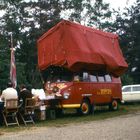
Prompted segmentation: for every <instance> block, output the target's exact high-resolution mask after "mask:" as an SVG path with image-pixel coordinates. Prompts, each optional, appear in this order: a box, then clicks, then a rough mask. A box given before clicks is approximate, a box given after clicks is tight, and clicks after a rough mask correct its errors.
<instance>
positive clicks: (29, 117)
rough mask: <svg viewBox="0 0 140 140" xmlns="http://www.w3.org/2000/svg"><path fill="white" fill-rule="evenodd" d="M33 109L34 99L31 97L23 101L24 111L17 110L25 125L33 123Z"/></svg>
mask: <svg viewBox="0 0 140 140" xmlns="http://www.w3.org/2000/svg"><path fill="white" fill-rule="evenodd" d="M34 109H35V100H34V99H32V98H27V99H26V101H25V107H24V111H23V112H19V114H20V116H21V119H22V120H23V122H24V124H25V125H27V123H33V124H35V122H34V120H33V114H34Z"/></svg>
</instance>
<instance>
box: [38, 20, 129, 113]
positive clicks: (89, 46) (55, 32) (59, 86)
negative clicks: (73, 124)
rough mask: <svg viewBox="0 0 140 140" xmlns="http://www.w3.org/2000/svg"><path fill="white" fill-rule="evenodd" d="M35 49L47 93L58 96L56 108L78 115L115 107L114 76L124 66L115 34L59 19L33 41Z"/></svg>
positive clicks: (117, 92)
mask: <svg viewBox="0 0 140 140" xmlns="http://www.w3.org/2000/svg"><path fill="white" fill-rule="evenodd" d="M37 49H38V67H39V70H40V72H41V73H42V77H43V80H44V81H45V82H46V83H48V84H46V88H47V87H48V89H47V90H48V92H50V93H51V94H52V95H54V96H61V99H59V100H58V101H59V102H58V105H59V107H61V108H77V109H78V111H80V112H81V113H82V114H88V113H90V112H91V111H92V110H94V105H104V104H107V105H109V106H110V108H111V109H114V110H116V109H117V108H118V102H120V101H121V99H122V95H121V81H120V78H115V77H120V76H121V75H122V74H123V73H124V72H125V71H126V69H127V67H128V65H127V63H126V61H125V59H124V57H123V54H122V52H121V49H120V46H119V41H118V35H116V34H113V33H109V32H104V31H101V30H98V29H94V28H91V27H86V26H83V25H80V24H77V23H74V22H70V21H66V20H62V21H61V22H59V23H58V24H57V25H55V26H54V27H53V28H51V29H50V30H49V31H47V32H46V33H45V34H43V35H42V36H41V37H40V38H39V39H38V40H37ZM56 67H57V68H56ZM68 71H69V72H68ZM51 105H52V104H51Z"/></svg>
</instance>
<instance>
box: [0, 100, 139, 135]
mask: <svg viewBox="0 0 140 140" xmlns="http://www.w3.org/2000/svg"><path fill="white" fill-rule="evenodd" d="M137 111H140V103H135V104H125V105H120V107H119V110H118V111H109V110H108V107H96V110H95V113H94V114H91V115H87V116H79V115H77V114H76V113H75V110H65V111H64V115H63V116H62V117H59V118H56V119H54V120H52V119H47V120H45V121H37V122H36V124H35V126H34V125H28V126H26V127H25V126H24V125H21V126H20V127H17V126H11V127H5V126H3V127H1V131H0V135H2V134H3V133H4V132H17V131H23V130H30V129H33V128H34V127H52V126H53V127H62V126H65V125H69V124H73V123H81V122H84V123H85V122H90V121H99V120H103V119H107V118H112V117H117V116H120V115H126V114H129V113H135V112H137Z"/></svg>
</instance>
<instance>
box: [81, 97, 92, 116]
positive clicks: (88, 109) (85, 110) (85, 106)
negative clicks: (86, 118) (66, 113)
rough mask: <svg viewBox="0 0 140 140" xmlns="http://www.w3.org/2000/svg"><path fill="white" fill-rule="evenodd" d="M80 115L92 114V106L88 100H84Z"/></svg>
mask: <svg viewBox="0 0 140 140" xmlns="http://www.w3.org/2000/svg"><path fill="white" fill-rule="evenodd" d="M79 111H80V113H81V114H82V115H88V114H90V112H91V105H90V103H89V101H88V100H86V99H84V100H83V102H82V103H81V106H80V110H79Z"/></svg>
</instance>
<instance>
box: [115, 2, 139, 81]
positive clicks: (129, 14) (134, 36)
mask: <svg viewBox="0 0 140 140" xmlns="http://www.w3.org/2000/svg"><path fill="white" fill-rule="evenodd" d="M139 27H140V0H137V1H136V4H134V5H133V6H132V7H130V8H127V9H126V11H125V12H124V13H123V14H122V15H119V14H117V18H116V21H115V23H114V29H115V30H116V31H117V32H118V34H119V35H120V43H121V46H122V50H123V54H124V56H125V58H126V60H127V62H128V65H129V68H128V71H127V75H129V77H132V79H133V81H134V83H139V82H140V63H139V61H140V28H139Z"/></svg>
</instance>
